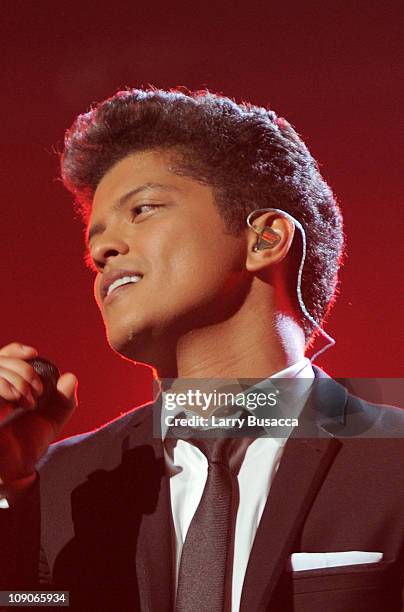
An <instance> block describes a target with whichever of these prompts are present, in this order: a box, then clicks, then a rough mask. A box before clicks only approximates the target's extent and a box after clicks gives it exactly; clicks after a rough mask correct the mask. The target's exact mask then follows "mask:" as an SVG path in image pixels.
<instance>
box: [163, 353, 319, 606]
mask: <svg viewBox="0 0 404 612" xmlns="http://www.w3.org/2000/svg"><path fill="white" fill-rule="evenodd" d="M276 378H299V379H302V381H301V383H302V385H300V386H298V388H299V399H300V401H298V402H295V401H294V402H293V404H294V408H295V410H294V416H298V415H299V414H300V411H301V409H302V408H303V405H304V403H305V400H306V398H307V396H308V393H309V389H310V386H311V384H312V381H313V379H314V372H313V369H312V367H311V363H310V361H309V359H307V358H304V359H302V360H301V361H299V362H298V363H296V364H294V365H292V366H290V367H288V368H286V369H284V370H282V371H281V372H277V373H276V374H274V375H273V376H271V377H270V379H266V380H265V381H263V382H261V383H259V385H255V386H254V389H257V388H259V387H264V386H265V385H267V386H268V385H276V384H275V383H273V382H269V381H272V380H273V379H276ZM289 433H290V432H289ZM285 442H286V438H285V437H283V438H274V437H263V438H257V439H255V440H254V441H253V442H252V443H251V444H250V445H249V446H248V448H247V450H246V453H245V456H244V458H243V460H242V463H241V466H240V469H239V472H238V475H237V480H238V486H239V505H238V510H237V516H236V525H235V539H234V557H233V576H232V606H231V609H232V612H238V611H239V608H240V598H241V591H242V587H243V582H244V577H245V573H246V569H247V563H248V559H249V556H250V552H251V549H252V545H253V542H254V538H255V534H256V532H257V529H258V525H259V522H260V520H261V516H262V513H263V510H264V507H265V503H266V500H267V497H268V493H269V489H270V487H271V484H272V481H273V478H274V476H275V474H276V470H277V469H278V466H279V461H280V459H281V456H282V452H283V448H284V444H285ZM164 456H165V462H166V469H167V473H168V475H169V476H170V494H171V512H172V518H173V524H174V529H175V543H176V551H175V553H176V554H175V560H176V582H178V570H179V565H180V559H181V553H182V547H183V545H184V541H185V537H186V535H187V531H188V528H189V525H190V523H191V520H192V518H193V516H194V514H195V511H196V509H197V507H198V505H199V502H200V500H201V497H202V494H203V490H204V487H205V483H206V479H207V470H208V462H207V459H206V457H205V455H204V454H203V453H202V452H201V451H200V450H199V448H197V447H196V446H194V445H193V444H191V443H189V442H187V441H186V440H178V441H177V443H176V444H175V445H173V447H172V448H170V449H169V445H168V444H167V443H165V449H164Z"/></svg>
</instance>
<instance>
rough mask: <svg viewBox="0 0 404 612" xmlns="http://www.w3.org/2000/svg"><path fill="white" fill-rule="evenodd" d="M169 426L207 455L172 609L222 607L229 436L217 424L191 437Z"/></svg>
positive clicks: (217, 611) (194, 611) (214, 611)
mask: <svg viewBox="0 0 404 612" xmlns="http://www.w3.org/2000/svg"><path fill="white" fill-rule="evenodd" d="M171 431H172V433H173V435H175V437H178V438H185V439H188V440H189V441H191V442H192V443H193V444H195V446H198V448H199V449H200V450H201V451H202V452H203V454H204V455H205V456H206V458H207V460H208V477H207V480H206V484H205V488H204V491H203V495H202V498H201V501H200V503H199V506H198V508H197V510H196V512H195V514H194V517H193V519H192V521H191V524H190V526H189V529H188V532H187V535H186V538H185V542H184V546H183V549H182V556H181V561H180V567H179V575H178V588H177V599H176V606H175V610H176V612H206V611H207V610H209V612H223V610H224V604H225V587H226V565H227V559H228V554H229V543H230V539H231V529H232V520H231V509H232V490H233V484H232V475H231V473H230V469H229V451H230V447H231V445H232V443H233V441H234V440H233V439H232V438H228V437H223V430H216V431H212V430H211V431H210V433H209V437H205V438H200V437H198V438H195V437H192V438H191V439H190V437H189V432H190V431H192V430H190V428H183V427H175V428H172V429H171ZM204 433H205V434H206V432H204ZM194 435H195V430H194ZM196 435H198V436H199V435H200V434H196ZM213 435H216V436H221V437H216V438H214V437H211V436H213Z"/></svg>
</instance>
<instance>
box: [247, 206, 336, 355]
mask: <svg viewBox="0 0 404 612" xmlns="http://www.w3.org/2000/svg"><path fill="white" fill-rule="evenodd" d="M264 212H276V213H278V214H279V215H282V216H283V217H286V218H287V219H289V221H291V222H292V223H293V224H294V226H295V227H297V229H298V230H299V232H300V234H301V236H302V258H301V260H300V265H299V270H298V273H297V286H296V294H297V300H298V302H299V306H300V308H301V310H302V312H303V314H304V316H305V317H306V319H308V320H309V321H310V323H312V324H313V325H314V327H315V328H316V329H318V331H319V332H320V334H321V335H322V336H323V338H325V339H326V340H328V344H326V345H325V346H323V347H322V348H321V349H320V350H319V351H317V352H316V353H314V355H313V356H312V357H311V358H310V361H311V363H313V361H314V360H315V359H317V357H318V356H319V355H321V354H322V353H324V351H326V350H327V349H329V348H331V347H332V346H335V344H336V341H335V340H334V338H333V337H332V336H330V335H329V334H327V332H326V331H324V329H323V328H322V327H321V325H320V323H318V321H316V320H315V318H314V317H313V316H312V315H311V314H310V313H309V311H308V310H307V308H306V304H305V303H304V301H303V296H302V276H303V268H304V263H305V261H306V252H307V248H306V232H305V231H304V228H303V226H302V224H301V223H300V222H299V221H298V220H297V219H295V218H294V217H292V215H290V214H289V213H287V212H286V211H284V210H280V209H279V208H260V209H258V210H253V211H252V212H251V213H250V214H249V215H248V217H247V225H248V227H249V228H250V229H252V230H253V231H254V232H256V233H257V230H256V228H255V227H254V226H253V224H252V222H251V219H252V217H253V216H255V215H257V214H258V213H264Z"/></svg>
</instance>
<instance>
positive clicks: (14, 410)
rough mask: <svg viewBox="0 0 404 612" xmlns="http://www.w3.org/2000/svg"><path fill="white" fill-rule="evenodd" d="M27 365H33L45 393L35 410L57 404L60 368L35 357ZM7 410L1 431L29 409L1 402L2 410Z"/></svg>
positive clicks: (14, 403) (0, 423)
mask: <svg viewBox="0 0 404 612" xmlns="http://www.w3.org/2000/svg"><path fill="white" fill-rule="evenodd" d="M27 363H29V364H31V365H32V367H33V368H34V370H35V372H36V373H37V374H38V376H39V378H40V379H41V382H42V385H43V393H42V395H41V396H40V397H39V398H38V401H37V404H36V406H35V408H34V410H41V409H44V408H47V407H48V406H51V405H52V404H53V403H56V402H57V399H58V391H57V388H56V383H57V381H58V379H59V377H60V371H59V368H57V367H56V366H55V364H54V363H52V362H51V361H49V359H45V358H44V357H35V359H27ZM3 406H4V408H5V410H6V416H5V418H4V419H2V420H1V422H0V429H1V428H3V427H5V426H6V425H9V424H10V423H11V422H12V421H14V419H16V418H17V417H19V416H20V414H22V413H23V412H26V411H27V410H28V409H27V408H23V407H21V406H19V405H18V402H10V401H5V400H2V401H0V409H1V408H3Z"/></svg>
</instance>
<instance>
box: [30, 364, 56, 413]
mask: <svg viewBox="0 0 404 612" xmlns="http://www.w3.org/2000/svg"><path fill="white" fill-rule="evenodd" d="M27 363H30V364H31V365H32V367H33V368H34V370H35V372H36V373H37V374H38V376H39V378H40V379H41V382H42V385H43V393H42V395H41V396H40V397H39V398H38V403H37V406H36V409H38V408H45V407H47V406H49V405H51V404H52V403H53V402H56V400H57V393H58V392H57V389H56V383H57V381H58V379H59V377H60V372H59V368H57V367H56V366H55V364H54V363H52V362H51V361H49V359H45V358H44V357H35V359H28V360H27Z"/></svg>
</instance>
